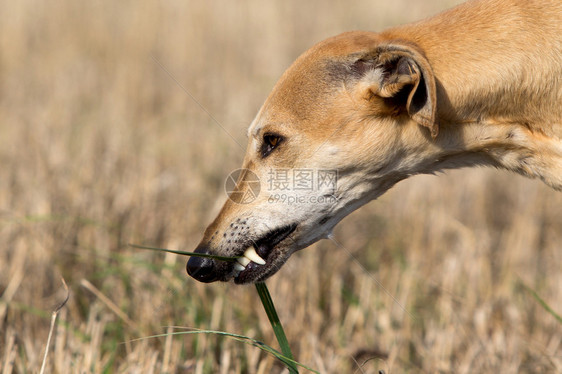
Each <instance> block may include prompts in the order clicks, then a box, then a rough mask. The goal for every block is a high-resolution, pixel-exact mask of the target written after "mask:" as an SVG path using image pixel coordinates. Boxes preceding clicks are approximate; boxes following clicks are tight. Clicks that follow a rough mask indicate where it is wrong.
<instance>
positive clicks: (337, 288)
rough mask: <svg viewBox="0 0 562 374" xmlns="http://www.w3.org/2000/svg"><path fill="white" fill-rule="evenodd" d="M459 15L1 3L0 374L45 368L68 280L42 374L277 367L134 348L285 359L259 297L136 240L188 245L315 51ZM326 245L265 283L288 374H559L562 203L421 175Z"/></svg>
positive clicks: (397, 5) (400, 9)
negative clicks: (356, 35)
mask: <svg viewBox="0 0 562 374" xmlns="http://www.w3.org/2000/svg"><path fill="white" fill-rule="evenodd" d="M454 2H455V1H423V2H422V1H417V2H412V1H406V0H397V1H379V0H369V1H362V2H359V1H356V2H354V1H352V2H348V1H335V0H334V1H331V2H326V1H320V0H316V1H292V0H291V1H278V2H265V1H257V0H256V1H218V0H217V1H205V2H203V1H187V2H183V1H177V2H174V3H173V2H162V3H156V2H131V1H114V2H98V1H71V0H60V1H49V2H46V1H45V2H40V1H33V0H22V1H19V0H18V1H2V2H0V165H1V167H0V243H2V244H1V245H0V294H1V298H0V366H1V367H2V370H1V371H2V373H12V372H14V373H29V372H37V371H38V370H39V368H40V367H41V363H42V359H43V352H44V349H45V345H46V342H47V337H48V334H49V325H50V318H51V312H52V311H53V310H54V309H55V308H56V307H57V305H59V304H60V303H61V301H62V300H64V298H65V296H66V293H65V291H64V287H63V285H62V283H61V282H60V277H61V276H62V277H63V278H64V279H65V280H66V282H67V283H68V286H69V289H70V292H71V294H70V299H69V301H68V303H67V304H66V305H65V307H64V308H63V309H62V310H61V311H60V313H59V315H58V323H57V325H56V328H55V330H54V333H53V337H52V340H51V349H50V352H49V354H48V355H47V360H48V361H47V363H46V372H53V373H89V372H94V373H99V372H107V373H117V372H119V373H280V372H282V371H283V370H286V369H284V368H283V366H282V365H281V364H280V363H279V362H278V361H276V360H275V359H274V358H272V357H271V356H269V355H267V354H265V353H264V352H263V351H261V350H259V349H257V348H255V347H251V346H248V345H246V344H243V343H240V342H237V341H233V340H232V339H229V338H225V337H220V336H216V335H209V334H203V335H183V336H177V335H176V336H171V335H169V336H167V337H163V338H152V339H141V340H137V339H139V338H143V337H147V336H150V335H156V334H161V333H166V332H171V331H174V329H173V328H172V327H170V326H182V327H187V328H197V329H209V330H210V329H212V330H221V331H227V332H231V333H236V334H242V335H246V336H250V337H252V338H256V339H258V340H261V341H263V342H265V343H267V344H270V345H272V346H273V347H275V348H277V344H276V342H275V337H274V335H273V332H272V329H271V326H270V325H269V321H268V319H267V317H266V315H265V313H264V312H263V309H262V306H261V304H260V301H259V298H258V295H257V294H256V292H255V289H254V287H240V286H235V285H233V284H212V285H205V284H199V283H196V282H195V281H194V280H192V279H191V278H189V277H188V276H187V275H186V274H185V270H184V265H185V261H186V258H184V257H180V256H176V255H173V254H161V253H155V252H151V251H143V250H139V249H133V248H130V247H127V243H129V242H132V243H137V244H146V245H152V246H158V247H166V248H170V249H183V250H192V249H194V247H195V246H196V244H197V243H198V241H199V239H200V236H201V234H202V232H203V230H204V228H205V226H206V225H207V224H208V223H209V221H210V219H211V218H212V217H213V215H214V214H215V213H216V212H217V209H218V207H219V205H220V204H222V202H223V201H224V199H225V194H224V192H223V181H224V178H225V177H226V175H227V174H228V173H229V172H230V171H231V170H233V169H235V168H237V167H238V166H239V165H240V163H241V161H242V157H243V153H244V149H243V147H240V146H239V144H240V145H242V146H244V145H245V142H246V138H245V129H246V126H247V125H248V124H249V123H250V121H251V120H252V118H253V116H254V114H255V113H256V111H257V109H258V108H259V106H260V104H261V102H262V101H263V100H264V99H265V97H266V95H267V94H268V92H269V90H270V89H271V87H272V86H273V84H274V83H275V81H276V80H277V78H278V77H279V76H280V75H281V73H282V71H283V70H284V69H285V68H286V67H287V66H288V65H289V64H290V63H291V61H292V60H294V59H295V58H296V57H297V55H298V54H299V53H300V52H302V51H304V50H305V49H306V48H307V47H308V46H310V45H312V44H313V43H315V42H316V41H319V40H321V39H323V38H325V37H328V36H330V35H333V34H336V33H339V32H342V31H345V30H351V29H371V30H380V29H382V28H384V27H387V26H390V25H393V24H398V23H403V22H407V21H411V20H414V19H418V18H421V17H424V16H427V15H430V14H432V13H435V12H437V11H439V10H441V9H443V8H446V7H448V6H450V5H452V3H454ZM457 68H458V69H459V73H460V74H462V66H460V67H457ZM171 76H173V78H172V77H171ZM174 79H175V80H176V81H174ZM186 91H187V92H186ZM188 93H189V94H188ZM190 94H191V95H192V96H193V98H195V99H196V100H197V101H198V102H199V103H200V104H201V105H202V106H203V107H205V108H206V109H207V110H208V112H209V113H210V114H211V115H212V116H213V117H214V118H215V119H216V121H218V123H217V122H216V121H215V120H213V119H212V118H211V117H210V116H209V115H208V114H207V113H205V111H204V110H203V109H202V108H201V107H200V106H199V105H198V104H197V103H196V102H195V101H194V100H193V99H192V97H190ZM219 123H220V125H219ZM221 127H222V128H221ZM229 134H230V135H229ZM237 143H239V144H237ZM335 234H336V239H337V241H338V242H339V243H340V245H337V244H335V243H333V242H330V241H324V242H321V243H319V244H317V245H314V246H312V247H311V248H308V249H306V250H304V251H302V252H300V253H298V254H296V255H294V256H293V257H292V258H291V260H290V261H289V262H288V263H287V265H286V266H285V267H284V268H283V269H282V270H281V271H280V272H279V273H278V274H277V275H276V276H275V277H273V278H272V279H271V280H270V281H269V282H268V286H269V290H270V292H271V294H272V297H273V300H274V301H275V305H276V308H277V311H278V313H279V316H280V318H281V321H282V322H283V325H284V327H285V331H286V333H287V337H288V339H289V341H290V343H291V348H292V350H293V353H294V354H295V358H296V359H297V360H298V361H300V362H302V363H303V364H305V365H307V366H310V367H312V368H314V369H316V370H318V371H319V372H322V373H377V372H378V370H384V371H385V372H386V373H402V372H411V373H429V372H443V373H448V372H451V373H453V372H454V373H500V372H501V373H515V372H525V373H530V372H534V373H552V372H561V371H562V325H561V324H560V322H558V321H557V320H556V317H555V315H554V314H553V312H552V311H554V312H556V313H558V314H560V313H562V271H561V270H560V269H561V268H562V250H561V246H562V244H561V243H562V193H560V192H555V191H553V190H550V189H549V188H547V187H546V186H544V185H543V184H542V183H540V182H538V181H531V180H526V179H523V178H522V177H519V176H516V175H512V174H506V173H503V172H498V171H494V170H484V169H479V170H476V169H474V170H462V171H456V172H451V173H447V175H443V176H439V177H430V176H427V177H426V176H420V177H415V178H413V179H411V180H409V181H405V182H403V183H401V184H400V185H398V186H397V187H396V188H394V189H393V190H392V191H390V192H389V193H388V194H387V195H385V196H383V198H381V199H380V200H379V201H377V202H373V203H371V204H369V205H368V206H367V207H365V208H363V209H362V210H360V211H359V212H357V213H355V214H353V215H352V216H351V217H349V218H348V219H346V220H345V221H344V222H343V223H342V224H340V226H339V227H338V229H337V230H336V232H335ZM530 290H532V291H534V292H535V293H536V295H538V296H540V298H541V299H542V300H544V302H545V303H546V304H547V305H548V306H549V307H550V308H552V311H550V312H549V311H547V310H545V308H544V307H543V305H541V303H540V302H539V301H538V299H537V298H536V297H535V295H534V294H533V293H532V292H531V291H530ZM301 371H303V370H301ZM303 372H304V371H303Z"/></svg>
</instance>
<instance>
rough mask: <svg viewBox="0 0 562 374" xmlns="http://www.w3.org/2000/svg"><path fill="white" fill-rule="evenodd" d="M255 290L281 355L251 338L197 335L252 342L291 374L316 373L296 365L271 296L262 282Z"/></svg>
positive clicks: (195, 254) (163, 250) (203, 255)
mask: <svg viewBox="0 0 562 374" xmlns="http://www.w3.org/2000/svg"><path fill="white" fill-rule="evenodd" d="M129 246H131V247H133V248H139V249H148V250H151V251H159V252H169V253H175V254H178V255H182V256H198V257H207V258H212V259H215V260H220V261H229V262H233V261H236V259H237V258H238V257H225V256H215V255H208V254H201V253H195V252H185V251H175V250H172V249H166V248H157V247H148V246H144V245H138V244H131V243H129ZM256 290H257V291H258V295H259V296H260V300H261V302H262V304H263V308H264V309H265V312H266V314H267V318H268V319H269V322H270V323H271V327H272V328H273V332H274V333H275V336H276V338H277V341H278V342H279V346H280V347H281V353H279V352H277V351H276V350H275V349H273V348H271V347H269V346H266V345H264V344H263V343H261V342H257V341H255V340H253V339H251V338H248V337H244V336H241V335H237V334H231V333H225V332H217V331H199V333H201V332H203V333H215V334H220V335H227V336H230V337H233V338H235V339H237V340H249V341H252V342H253V343H254V345H256V346H258V347H260V348H261V349H264V350H265V351H267V352H269V353H271V354H273V355H274V356H275V357H277V359H279V360H281V361H282V362H283V363H284V364H285V365H286V366H287V369H289V372H290V373H291V374H294V373H296V374H298V372H299V371H298V368H297V366H302V367H303V368H305V369H307V370H310V371H313V372H316V371H314V370H312V369H310V368H308V367H306V366H304V365H302V364H300V363H298V362H297V361H295V359H294V357H293V353H292V352H291V347H290V346H289V341H288V340H287V336H286V335H285V331H284V330H283V325H282V324H281V321H280V320H279V316H278V315H277V311H276V310H275V305H274V304H273V299H272V298H271V295H270V293H269V290H268V289H267V286H266V284H265V283H263V282H259V283H256ZM184 333H186V332H184ZM266 347H267V348H266Z"/></svg>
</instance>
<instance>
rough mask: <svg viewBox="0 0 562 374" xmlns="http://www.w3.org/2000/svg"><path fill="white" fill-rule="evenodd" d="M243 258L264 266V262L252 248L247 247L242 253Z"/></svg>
mask: <svg viewBox="0 0 562 374" xmlns="http://www.w3.org/2000/svg"><path fill="white" fill-rule="evenodd" d="M244 257H245V258H247V259H249V260H250V261H253V262H255V263H256V264H259V265H265V260H264V259H263V258H261V257H260V255H258V253H257V252H256V249H255V248H254V247H248V249H246V252H244Z"/></svg>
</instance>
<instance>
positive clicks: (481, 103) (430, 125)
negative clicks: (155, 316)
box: [187, 0, 562, 283]
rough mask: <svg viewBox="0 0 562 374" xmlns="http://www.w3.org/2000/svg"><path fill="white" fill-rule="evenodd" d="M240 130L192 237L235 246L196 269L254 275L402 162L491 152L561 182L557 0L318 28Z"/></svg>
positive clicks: (497, 160) (402, 169) (400, 172)
mask: <svg viewBox="0 0 562 374" xmlns="http://www.w3.org/2000/svg"><path fill="white" fill-rule="evenodd" d="M248 134H249V144H248V148H247V153H246V156H245V159H244V163H243V168H244V169H245V172H243V173H242V174H241V176H240V178H239V180H238V183H237V187H236V190H235V191H234V194H232V195H231V199H229V200H228V201H227V202H226V203H225V205H224V207H223V208H222V210H221V212H220V213H219V215H218V217H217V218H216V219H215V221H214V222H213V223H212V224H211V225H210V226H209V227H208V228H207V230H206V231H205V235H204V237H203V240H202V241H201V243H200V244H199V246H198V247H197V249H196V252H198V253H207V254H213V255H220V256H241V257H240V258H239V259H238V262H237V263H232V262H223V261H217V260H211V259H208V258H200V257H192V258H191V259H190V260H189V262H188V265H187V271H188V273H189V274H190V275H191V276H193V277H194V278H195V279H197V280H200V281H203V282H212V281H216V280H221V281H228V280H230V279H232V278H234V280H235V282H237V283H248V282H257V281H262V280H264V279H265V278H267V277H269V276H271V275H272V274H274V273H275V272H276V271H277V270H279V268H280V267H281V266H282V265H283V264H284V263H285V261H286V260H287V259H288V258H289V256H290V255H291V254H292V253H293V252H295V251H297V250H300V249H302V248H305V247H307V246H308V245H310V244H312V243H314V242H316V241H317V240H319V239H321V238H325V237H327V236H328V235H329V233H330V232H331V230H332V228H333V227H334V226H335V225H336V224H337V223H338V222H339V221H340V220H341V219H342V218H344V217H345V216H346V215H348V214H349V213H350V212H352V211H353V210H355V209H357V208H359V207H360V206H362V205H363V204H365V203H367V202H369V201H370V200H372V199H375V198H377V197H378V196H380V195H381V194H383V193H384V192H385V191H387V190H388V189H389V188H391V187H392V186H393V185H394V184H396V183H397V182H399V181H401V180H403V179H405V178H408V177H409V176H411V175H415V174H420V173H434V172H436V171H439V170H444V169H451V168H460V167H465V166H473V165H491V166H494V167H497V168H503V169H507V170H512V171H514V172H517V173H519V174H522V175H525V176H527V177H531V178H540V179H541V180H542V181H544V182H545V183H546V184H548V185H549V186H551V187H553V188H555V189H557V190H562V1H560V0H481V1H470V2H468V3H465V4H462V5H460V6H458V7H456V8H453V9H451V10H449V11H446V12H444V13H441V14H439V15H437V16H435V17H433V18H430V19H428V20H425V21H422V22H419V23H414V24H410V25H406V26H402V27H397V28H394V29H390V30H387V31H384V32H382V33H372V32H349V33H345V34H342V35H338V36H336V37H333V38H331V39H328V40H325V41H323V42H321V43H319V44H317V45H316V46H314V47H312V48H311V49H310V50H308V51H307V52H305V53H304V54H303V55H302V56H301V57H299V58H298V59H297V61H296V62H295V63H294V64H293V65H292V66H291V67H290V68H289V69H288V70H287V71H286V72H285V74H284V75H283V76H282V78H281V79H280V81H279V82H278V83H277V85H276V86H275V87H274V89H273V92H272V93H271V94H270V96H269V97H268V99H267V100H266V102H265V104H264V105H263V107H262V108H261V110H260V111H259V113H258V115H257V117H256V118H255V120H254V121H253V123H252V124H251V126H250V128H249V131H248ZM256 181H261V192H260V193H259V195H258V196H253V195H248V193H251V192H256V190H255V187H256ZM257 183H259V182H257ZM241 196H246V198H241ZM248 196H250V197H251V199H249V198H247V197H248Z"/></svg>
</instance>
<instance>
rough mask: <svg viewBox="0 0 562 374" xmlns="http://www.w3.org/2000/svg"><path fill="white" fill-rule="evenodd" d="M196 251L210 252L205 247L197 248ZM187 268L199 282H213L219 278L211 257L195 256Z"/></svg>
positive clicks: (188, 272)
mask: <svg viewBox="0 0 562 374" xmlns="http://www.w3.org/2000/svg"><path fill="white" fill-rule="evenodd" d="M195 252H196V253H201V254H206V253H208V251H207V250H206V249H204V248H197V249H196V250H195ZM186 270H187V274H189V275H190V276H192V277H193V278H195V279H197V280H198V281H199V282H203V283H211V282H214V281H217V280H218V276H217V273H216V271H215V264H214V262H213V260H212V259H210V258H206V257H196V256H193V257H191V258H190V259H189V261H188V262H187V266H186Z"/></svg>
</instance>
